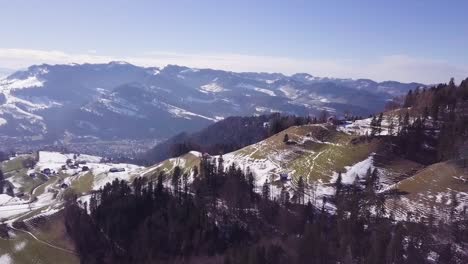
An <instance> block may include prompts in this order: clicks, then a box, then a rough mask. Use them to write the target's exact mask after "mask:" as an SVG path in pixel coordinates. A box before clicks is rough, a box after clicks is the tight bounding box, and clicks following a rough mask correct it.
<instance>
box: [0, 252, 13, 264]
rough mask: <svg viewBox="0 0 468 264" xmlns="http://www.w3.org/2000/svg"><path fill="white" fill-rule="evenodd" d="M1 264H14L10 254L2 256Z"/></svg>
mask: <svg viewBox="0 0 468 264" xmlns="http://www.w3.org/2000/svg"><path fill="white" fill-rule="evenodd" d="M0 264H13V259H12V258H11V257H10V255H9V254H3V255H1V256H0Z"/></svg>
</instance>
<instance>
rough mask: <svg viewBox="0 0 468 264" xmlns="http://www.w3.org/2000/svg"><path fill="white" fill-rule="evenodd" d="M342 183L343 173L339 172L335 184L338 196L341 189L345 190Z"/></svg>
mask: <svg viewBox="0 0 468 264" xmlns="http://www.w3.org/2000/svg"><path fill="white" fill-rule="evenodd" d="M342 181H343V179H342V176H341V171H340V172H338V178H336V182H335V188H336V195H337V196H338V195H339V194H340V193H341V189H342V188H343V183H342Z"/></svg>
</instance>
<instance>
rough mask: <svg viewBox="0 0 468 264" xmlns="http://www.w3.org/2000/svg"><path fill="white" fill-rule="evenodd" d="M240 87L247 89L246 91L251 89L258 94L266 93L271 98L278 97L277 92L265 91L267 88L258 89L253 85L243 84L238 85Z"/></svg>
mask: <svg viewBox="0 0 468 264" xmlns="http://www.w3.org/2000/svg"><path fill="white" fill-rule="evenodd" d="M238 87H240V88H246V89H251V90H255V91H257V92H261V93H264V94H267V95H269V96H276V94H275V92H273V91H271V90H268V89H265V88H260V87H256V86H253V85H251V84H244V83H241V84H239V85H238Z"/></svg>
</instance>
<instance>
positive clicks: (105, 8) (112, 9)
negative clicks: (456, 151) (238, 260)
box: [0, 0, 468, 83]
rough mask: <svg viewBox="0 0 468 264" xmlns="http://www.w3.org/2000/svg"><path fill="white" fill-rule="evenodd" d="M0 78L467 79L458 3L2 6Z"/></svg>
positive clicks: (467, 40) (203, 1) (466, 26)
mask: <svg viewBox="0 0 468 264" xmlns="http://www.w3.org/2000/svg"><path fill="white" fill-rule="evenodd" d="M0 9H1V10H2V12H1V15H0V24H1V25H2V33H1V35H2V37H1V38H0V68H22V67H26V66H28V65H30V64H34V63H42V62H44V63H68V62H78V63H83V62H105V61H108V60H126V61H129V62H131V63H134V64H138V65H144V66H164V65H166V64H168V63H174V64H181V65H187V66H192V67H202V68H203V67H211V68H220V69H227V70H234V71H269V72H272V71H276V72H283V73H293V72H308V73H310V74H312V75H317V76H334V77H350V78H372V79H376V80H387V79H392V80H400V81H420V82H426V83H434V82H442V81H446V80H448V78H450V77H451V76H453V77H456V78H457V79H461V78H466V77H468V48H467V47H468V20H467V19H466V10H468V1H463V0H460V1H432V0H426V1H423V0H411V1H400V0H393V1H380V0H373V1H371V0H366V1H364V0H363V1H358V0H355V1H351V0H342V1H334V0H328V1H310V0H309V1H299V0H297V1H296V0H288V1H276V0H269V1H252V0H251V1H244V0H237V1H211V0H210V1H208V0H199V1H177V0H173V1H115V0H114V1H84V0H80V1H64V0H62V1H51V0H44V1H39V0H37V1H23V0H15V1H12V0H11V1H4V0H0Z"/></svg>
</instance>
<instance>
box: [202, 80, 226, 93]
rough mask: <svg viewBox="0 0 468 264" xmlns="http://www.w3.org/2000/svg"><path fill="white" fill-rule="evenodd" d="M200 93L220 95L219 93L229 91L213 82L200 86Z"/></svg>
mask: <svg viewBox="0 0 468 264" xmlns="http://www.w3.org/2000/svg"><path fill="white" fill-rule="evenodd" d="M200 91H201V92H203V93H220V92H225V91H229V89H226V88H224V87H222V86H221V85H219V84H217V83H215V82H211V83H208V84H205V85H202V86H200Z"/></svg>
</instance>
